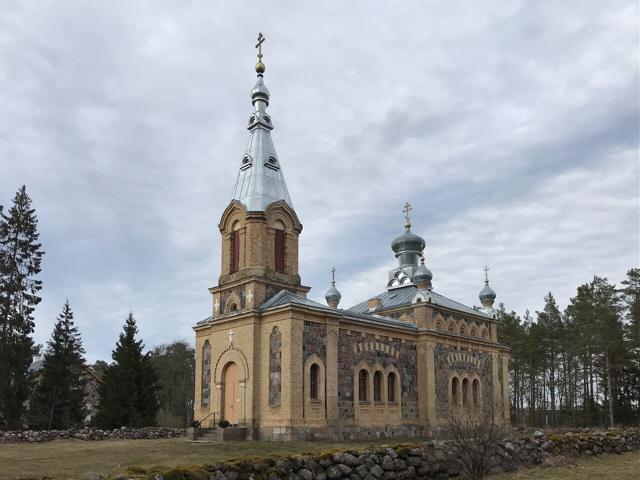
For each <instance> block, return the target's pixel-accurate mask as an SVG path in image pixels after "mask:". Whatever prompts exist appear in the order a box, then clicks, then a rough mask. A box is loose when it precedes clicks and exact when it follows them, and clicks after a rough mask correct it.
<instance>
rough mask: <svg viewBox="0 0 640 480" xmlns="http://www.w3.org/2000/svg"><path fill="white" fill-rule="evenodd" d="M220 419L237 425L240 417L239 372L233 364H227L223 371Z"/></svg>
mask: <svg viewBox="0 0 640 480" xmlns="http://www.w3.org/2000/svg"><path fill="white" fill-rule="evenodd" d="M222 375H223V377H222V378H223V388H222V405H223V409H222V418H223V419H224V420H226V421H227V422H229V423H231V424H232V425H237V424H238V418H239V416H240V384H239V381H238V378H239V375H240V371H239V369H238V365H237V364H236V363H235V362H229V363H228V364H227V365H226V366H225V367H224V371H223V374H222Z"/></svg>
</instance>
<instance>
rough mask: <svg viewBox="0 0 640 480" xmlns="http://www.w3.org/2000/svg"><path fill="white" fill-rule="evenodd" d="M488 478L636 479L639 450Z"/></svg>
mask: <svg viewBox="0 0 640 480" xmlns="http://www.w3.org/2000/svg"><path fill="white" fill-rule="evenodd" d="M487 478H488V480H529V479H535V480H585V479H592V478H597V479H598V480H638V478H640V452H629V453H625V454H623V455H613V454H610V455H601V456H599V457H593V458H589V459H581V460H580V461H578V462H575V463H571V464H568V465H564V466H562V467H550V468H531V469H528V470H526V469H521V470H518V471H517V472H514V473H504V474H500V475H491V476H490V477H487Z"/></svg>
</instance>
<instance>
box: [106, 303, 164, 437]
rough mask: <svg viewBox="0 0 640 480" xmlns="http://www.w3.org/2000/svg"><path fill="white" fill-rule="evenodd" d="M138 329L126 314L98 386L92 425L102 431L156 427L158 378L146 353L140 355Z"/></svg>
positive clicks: (140, 346) (140, 345) (131, 315)
mask: <svg viewBox="0 0 640 480" xmlns="http://www.w3.org/2000/svg"><path fill="white" fill-rule="evenodd" d="M137 333H138V327H137V326H136V321H135V319H134V318H133V313H129V316H128V317H127V320H126V323H125V325H124V331H123V332H122V333H121V334H120V337H119V339H118V342H117V343H116V348H115V350H113V353H112V355H111V357H112V358H113V363H112V364H111V365H109V367H108V368H107V369H106V370H105V373H104V378H103V382H104V383H103V384H102V385H101V386H100V390H99V393H100V405H99V408H98V416H97V419H96V422H97V423H98V424H99V425H100V426H102V427H104V428H117V427H121V426H128V427H148V426H153V425H155V424H156V415H157V413H158V409H159V403H158V375H157V373H156V371H155V369H154V368H153V365H152V364H151V357H150V355H149V353H146V354H143V353H142V351H143V349H144V345H143V343H142V340H136V334H137Z"/></svg>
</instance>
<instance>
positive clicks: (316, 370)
mask: <svg viewBox="0 0 640 480" xmlns="http://www.w3.org/2000/svg"><path fill="white" fill-rule="evenodd" d="M319 376H320V366H319V365H318V364H317V363H314V364H313V365H311V369H309V397H310V398H311V400H318V380H319Z"/></svg>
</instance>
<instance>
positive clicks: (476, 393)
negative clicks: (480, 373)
mask: <svg viewBox="0 0 640 480" xmlns="http://www.w3.org/2000/svg"><path fill="white" fill-rule="evenodd" d="M480 392H481V387H480V380H478V379H477V378H474V379H473V382H471V398H472V401H473V406H474V407H478V406H480V405H481V395H480Z"/></svg>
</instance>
